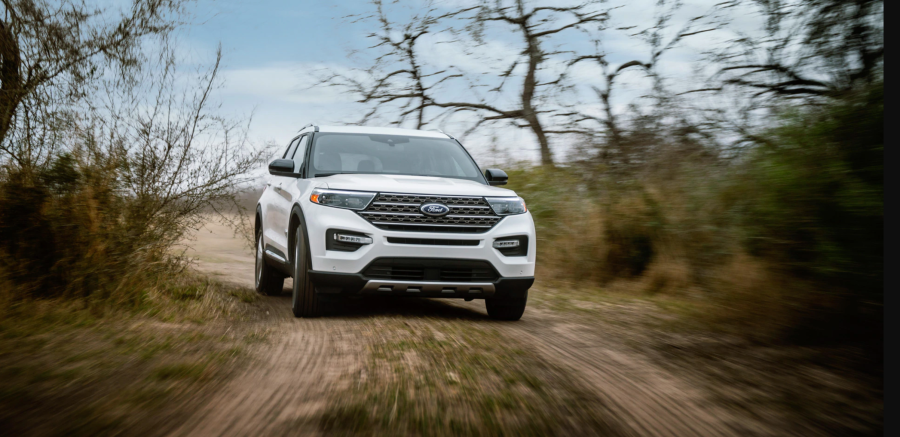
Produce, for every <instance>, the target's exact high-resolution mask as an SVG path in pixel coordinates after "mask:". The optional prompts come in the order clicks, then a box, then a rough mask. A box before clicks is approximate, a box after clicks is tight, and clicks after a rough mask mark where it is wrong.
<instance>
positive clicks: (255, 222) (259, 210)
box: [253, 205, 262, 239]
mask: <svg viewBox="0 0 900 437" xmlns="http://www.w3.org/2000/svg"><path fill="white" fill-rule="evenodd" d="M261 228H262V207H260V206H259V205H256V217H255V218H254V220H253V238H254V239H255V238H256V236H257V235H259V231H260V229H261Z"/></svg>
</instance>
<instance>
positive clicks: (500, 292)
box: [309, 271, 534, 299]
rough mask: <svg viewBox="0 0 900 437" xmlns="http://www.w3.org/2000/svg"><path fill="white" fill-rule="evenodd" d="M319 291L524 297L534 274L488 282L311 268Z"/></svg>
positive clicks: (358, 293) (327, 292) (351, 293)
mask: <svg viewBox="0 0 900 437" xmlns="http://www.w3.org/2000/svg"><path fill="white" fill-rule="evenodd" d="M309 274H310V277H311V279H312V282H313V284H315V286H316V292H317V293H319V294H327V295H339V296H351V295H381V296H409V297H447V298H466V299H484V298H488V297H496V298H506V297H518V298H521V297H525V296H526V293H527V292H528V289H529V288H531V285H532V284H534V277H533V276H529V277H518V278H499V279H496V280H494V281H489V282H431V281H398V280H390V279H377V278H366V277H365V276H364V275H363V274H361V273H332V272H318V271H310V272H309Z"/></svg>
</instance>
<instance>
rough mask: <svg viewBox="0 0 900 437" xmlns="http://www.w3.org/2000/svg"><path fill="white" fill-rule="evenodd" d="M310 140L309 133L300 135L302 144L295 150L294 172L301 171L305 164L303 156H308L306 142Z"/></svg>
mask: <svg viewBox="0 0 900 437" xmlns="http://www.w3.org/2000/svg"><path fill="white" fill-rule="evenodd" d="M308 142H309V135H304V136H302V137H300V144H299V145H298V146H297V149H296V150H295V151H294V157H293V160H294V173H300V168H301V167H302V166H303V158H304V157H305V156H306V144H307V143H308Z"/></svg>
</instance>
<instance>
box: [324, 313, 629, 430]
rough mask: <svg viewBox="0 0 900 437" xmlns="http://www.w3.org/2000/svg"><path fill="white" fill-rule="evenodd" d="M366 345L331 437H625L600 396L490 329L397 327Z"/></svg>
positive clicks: (332, 412) (332, 421)
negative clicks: (553, 436)
mask: <svg viewBox="0 0 900 437" xmlns="http://www.w3.org/2000/svg"><path fill="white" fill-rule="evenodd" d="M367 340H368V341H367V344H368V346H367V349H368V352H369V353H368V361H367V362H366V363H365V365H364V367H363V368H362V371H361V372H360V373H358V374H354V375H348V376H347V378H352V379H351V381H352V382H353V384H352V386H351V388H350V389H349V390H347V391H346V392H344V393H339V394H337V395H335V396H333V398H332V402H331V405H330V406H329V407H328V409H327V411H326V412H325V414H324V416H323V418H322V422H321V425H322V428H323V430H324V431H326V432H327V433H329V434H337V435H421V436H432V435H435V436H441V435H549V434H570V435H577V434H587V435H617V434H619V431H618V430H617V429H616V428H615V426H614V425H612V424H611V422H610V419H611V418H610V416H609V415H608V412H607V411H606V410H605V409H604V407H603V404H602V403H601V401H600V400H599V399H598V398H597V397H596V395H594V394H593V393H590V392H589V391H586V390H584V389H583V388H581V387H578V386H575V385H574V383H573V381H572V380H571V379H570V376H569V375H568V374H567V373H565V372H564V371H562V370H560V369H557V368H555V367H554V366H553V365H551V364H548V363H546V362H544V361H542V360H540V359H539V358H538V357H537V356H536V355H535V354H534V353H533V352H532V351H530V350H528V349H527V348H526V347H525V346H523V345H522V344H519V343H518V342H516V341H515V340H513V339H510V338H508V337H507V336H502V335H500V334H499V333H498V332H497V331H496V330H494V329H491V328H489V327H468V326H465V325H461V324H459V323H454V322H452V321H442V320H437V319H435V320H427V321H425V322H424V323H419V322H417V321H416V322H413V323H410V322H408V321H403V320H401V319H389V320H386V321H385V323H383V324H382V326H379V327H378V330H377V332H373V333H372V334H371V336H370V337H369V338H368V339H367Z"/></svg>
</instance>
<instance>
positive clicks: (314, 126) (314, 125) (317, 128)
mask: <svg viewBox="0 0 900 437" xmlns="http://www.w3.org/2000/svg"><path fill="white" fill-rule="evenodd" d="M310 126H312V127H313V128H315V132H318V131H319V126H317V125H316V124H315V123H310V124H308V125H306V126H303V127H301V128H300V130H298V131H297V132H300V131H302V130H303V129H306V128H308V127H310Z"/></svg>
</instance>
